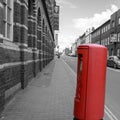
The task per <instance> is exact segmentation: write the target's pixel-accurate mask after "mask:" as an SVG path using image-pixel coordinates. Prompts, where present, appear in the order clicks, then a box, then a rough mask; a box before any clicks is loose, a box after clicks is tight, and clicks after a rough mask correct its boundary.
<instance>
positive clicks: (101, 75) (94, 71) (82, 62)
mask: <svg viewBox="0 0 120 120" xmlns="http://www.w3.org/2000/svg"><path fill="white" fill-rule="evenodd" d="M77 52H78V66H77V67H78V68H77V87H76V96H75V100H74V117H75V119H76V120H101V119H102V118H103V116H104V101H105V83H106V63H107V48H106V47H104V46H102V45H95V44H83V45H80V46H79V47H78V49H77Z"/></svg>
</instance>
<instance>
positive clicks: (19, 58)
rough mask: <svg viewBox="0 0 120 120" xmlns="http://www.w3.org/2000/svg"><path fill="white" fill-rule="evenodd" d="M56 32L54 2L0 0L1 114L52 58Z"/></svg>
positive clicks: (46, 0) (57, 12)
mask: <svg viewBox="0 0 120 120" xmlns="http://www.w3.org/2000/svg"><path fill="white" fill-rule="evenodd" d="M55 30H59V6H57V5H56V2H55V0H0V111H2V110H3V108H4V104H5V101H6V99H8V98H10V96H12V94H13V91H16V90H17V89H19V88H20V87H21V88H23V89H24V88H25V87H26V86H27V84H28V82H29V81H30V79H32V78H33V77H35V76H36V75H37V73H38V72H40V71H41V70H42V69H43V68H44V67H45V66H46V65H47V64H48V63H49V62H50V61H51V60H52V59H53V58H54V48H55V39H54V31H55Z"/></svg>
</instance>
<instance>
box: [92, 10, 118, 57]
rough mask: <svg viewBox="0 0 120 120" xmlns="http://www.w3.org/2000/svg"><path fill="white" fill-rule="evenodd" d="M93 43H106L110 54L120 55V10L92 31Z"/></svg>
mask: <svg viewBox="0 0 120 120" xmlns="http://www.w3.org/2000/svg"><path fill="white" fill-rule="evenodd" d="M92 43H97V44H102V45H105V46H106V47H107V48H108V55H118V56H120V10H118V11H116V12H115V13H113V14H112V15H111V17H110V20H108V21H106V22H105V23H104V24H102V25H101V26H99V27H98V28H96V29H95V30H94V31H93V32H92Z"/></svg>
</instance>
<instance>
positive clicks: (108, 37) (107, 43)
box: [107, 37, 110, 45]
mask: <svg viewBox="0 0 120 120" xmlns="http://www.w3.org/2000/svg"><path fill="white" fill-rule="evenodd" d="M109 40H110V37H108V39H107V42H108V43H107V44H108V45H109V43H110V42H109Z"/></svg>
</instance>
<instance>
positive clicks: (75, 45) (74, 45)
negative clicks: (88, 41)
mask: <svg viewBox="0 0 120 120" xmlns="http://www.w3.org/2000/svg"><path fill="white" fill-rule="evenodd" d="M71 52H72V53H71V56H76V55H77V41H75V43H73V44H72V46H71Z"/></svg>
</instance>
